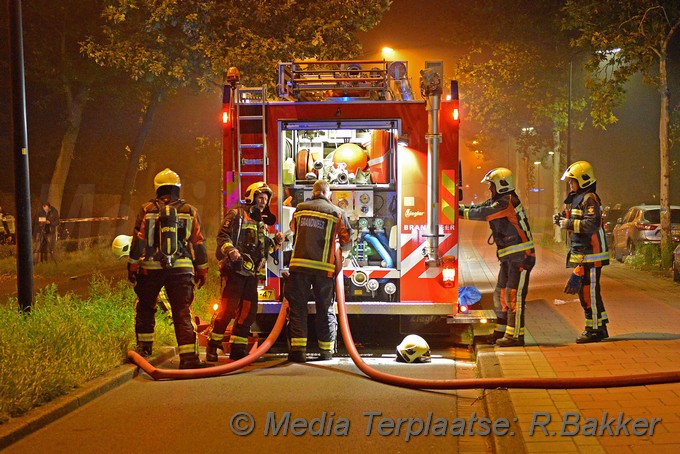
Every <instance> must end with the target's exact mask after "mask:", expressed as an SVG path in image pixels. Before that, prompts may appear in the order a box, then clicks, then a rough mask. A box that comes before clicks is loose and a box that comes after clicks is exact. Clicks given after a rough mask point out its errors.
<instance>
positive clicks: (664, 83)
mask: <svg viewBox="0 0 680 454" xmlns="http://www.w3.org/2000/svg"><path fill="white" fill-rule="evenodd" d="M666 56H667V54H666V52H665V48H664V49H663V52H662V53H661V56H660V57H659V90H660V94H661V115H660V116H659V142H660V143H659V151H660V161H661V173H660V176H661V181H660V185H661V187H660V189H659V202H660V204H661V266H662V267H663V268H664V269H668V268H670V267H671V261H672V259H673V254H672V253H671V251H672V248H673V243H672V237H671V210H670V178H671V158H670V152H669V143H668V122H669V118H670V114H669V107H668V106H669V103H670V93H669V91H668V73H667V68H666Z"/></svg>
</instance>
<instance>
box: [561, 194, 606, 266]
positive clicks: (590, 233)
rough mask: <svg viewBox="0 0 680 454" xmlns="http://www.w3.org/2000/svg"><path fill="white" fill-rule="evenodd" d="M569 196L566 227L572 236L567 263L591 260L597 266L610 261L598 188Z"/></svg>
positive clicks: (575, 263)
mask: <svg viewBox="0 0 680 454" xmlns="http://www.w3.org/2000/svg"><path fill="white" fill-rule="evenodd" d="M567 200H568V201H569V202H568V203H567V210H566V215H567V225H566V229H567V230H568V231H569V232H570V233H569V235H570V239H571V241H570V249H569V254H568V256H567V257H568V258H567V262H568V264H569V265H571V266H574V265H578V264H581V263H588V264H592V265H593V266H595V267H601V266H604V265H609V251H608V249H607V240H606V239H605V234H604V228H603V227H602V206H601V202H600V197H599V196H598V195H597V194H596V193H595V192H583V193H580V194H579V193H577V194H574V195H573V196H570V198H568V199H567Z"/></svg>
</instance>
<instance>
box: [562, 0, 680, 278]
mask: <svg viewBox="0 0 680 454" xmlns="http://www.w3.org/2000/svg"><path fill="white" fill-rule="evenodd" d="M564 12H565V14H566V19H565V27H567V28H569V29H572V30H577V31H578V35H577V36H576V37H575V39H574V44H575V45H576V46H580V47H584V48H588V49H590V51H591V52H590V59H589V61H588V63H587V67H588V69H589V70H590V74H589V77H588V79H587V81H586V84H587V87H588V88H589V89H590V91H591V99H592V102H593V108H592V113H591V115H592V118H593V123H594V124H595V125H596V126H599V127H602V128H605V127H606V126H607V125H609V124H612V123H614V122H616V121H617V118H616V116H615V115H614V113H613V111H612V110H613V108H614V107H616V106H618V105H619V104H620V103H621V102H622V100H623V99H624V95H625V90H624V84H625V83H626V82H627V81H628V80H629V79H630V78H631V76H633V75H634V74H636V73H642V74H643V76H644V80H645V81H646V82H648V83H650V84H652V85H654V86H655V87H656V88H657V89H658V90H659V107H660V119H659V155H660V169H661V172H660V175H661V180H660V191H659V198H660V203H661V207H662V209H661V213H662V215H661V229H662V236H661V249H662V262H663V265H664V266H665V267H668V266H670V262H671V260H672V255H671V249H672V241H671V236H670V206H669V205H670V172H671V165H670V164H671V159H670V145H671V140H672V139H671V137H672V136H671V135H670V134H669V129H670V121H671V118H672V117H671V111H672V110H675V109H676V108H677V106H671V102H670V100H671V97H670V89H669V85H668V70H667V68H668V50H669V44H670V43H671V41H672V40H673V38H674V36H675V35H676V34H677V32H678V29H679V28H680V2H678V1H677V0H596V1H593V0H568V1H567V2H566V4H565V7H564Z"/></svg>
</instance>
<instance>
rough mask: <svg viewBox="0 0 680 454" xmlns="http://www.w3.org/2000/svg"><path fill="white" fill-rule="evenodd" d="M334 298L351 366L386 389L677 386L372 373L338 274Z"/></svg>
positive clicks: (665, 376)
mask: <svg viewBox="0 0 680 454" xmlns="http://www.w3.org/2000/svg"><path fill="white" fill-rule="evenodd" d="M336 296H337V301H338V315H339V318H340V329H341V331H342V340H343V342H344V343H345V348H347V351H348V352H349V356H350V357H351V358H352V361H354V364H355V365H356V366H357V367H358V368H359V370H361V371H362V372H363V373H364V374H366V375H368V377H369V378H372V379H373V380H376V381H379V382H381V383H385V384H388V385H395V386H400V387H402V388H413V389H496V388H526V389H578V388H615V387H622V386H641V385H658V384H662V383H676V382H680V371H674V372H658V373H652V374H638V375H618V376H608V377H570V378H531V377H528V378H507V377H506V378H466V379H454V380H427V379H418V378H408V377H402V376H398V375H392V374H388V373H385V372H381V371H379V370H376V369H374V368H372V367H371V366H369V365H368V364H366V362H364V360H363V359H362V358H361V356H360V355H359V352H358V351H357V349H356V346H355V345H354V340H353V339H352V333H351V332H350V330H349V323H348V321H347V310H346V309H345V286H344V284H343V282H342V273H339V274H338V278H337V280H336Z"/></svg>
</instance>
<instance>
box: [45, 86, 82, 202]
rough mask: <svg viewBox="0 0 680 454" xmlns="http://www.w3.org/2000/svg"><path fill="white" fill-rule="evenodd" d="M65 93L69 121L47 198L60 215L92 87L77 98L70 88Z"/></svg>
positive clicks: (80, 93)
mask: <svg viewBox="0 0 680 454" xmlns="http://www.w3.org/2000/svg"><path fill="white" fill-rule="evenodd" d="M65 91H66V105H67V107H68V120H67V122H66V131H65V132H64V136H63V137H62V139H61V149H60V150H59V156H58V157H57V163H56V164H55V166H54V172H53V173H52V179H51V180H50V188H49V193H48V196H47V200H48V201H49V202H50V204H51V205H52V206H54V207H56V208H57V210H58V211H59V212H60V213H61V212H62V211H63V210H62V207H61V202H62V199H63V197H64V187H65V186H66V179H67V178H68V173H69V170H70V168H71V162H72V161H73V154H74V150H75V147H76V141H77V140H78V134H79V132H80V125H81V123H82V119H83V109H84V108H85V105H86V104H87V101H88V99H89V95H90V87H81V88H80V89H79V91H78V93H77V94H76V96H75V98H74V97H73V93H72V92H71V88H70V87H68V86H67V87H66V88H65Z"/></svg>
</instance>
